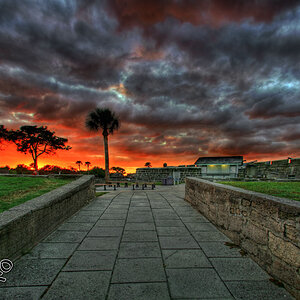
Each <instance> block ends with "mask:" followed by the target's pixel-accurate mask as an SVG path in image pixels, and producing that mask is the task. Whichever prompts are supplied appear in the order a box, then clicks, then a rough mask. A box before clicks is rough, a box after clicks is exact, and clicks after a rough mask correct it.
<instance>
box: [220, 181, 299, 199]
mask: <svg viewBox="0 0 300 300" xmlns="http://www.w3.org/2000/svg"><path fill="white" fill-rule="evenodd" d="M219 183H222V184H227V185H232V186H235V187H239V188H242V189H245V190H249V191H254V192H259V193H264V194H268V195H272V196H277V197H284V198H289V199H292V200H297V201H300V182H265V181H264V182H262V181H260V182H243V181H221V182H219Z"/></svg>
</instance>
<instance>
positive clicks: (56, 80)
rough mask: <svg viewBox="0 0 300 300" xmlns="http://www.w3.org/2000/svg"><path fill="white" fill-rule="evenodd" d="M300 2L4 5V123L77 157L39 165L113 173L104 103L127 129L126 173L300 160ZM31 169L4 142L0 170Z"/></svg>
mask: <svg viewBox="0 0 300 300" xmlns="http://www.w3.org/2000/svg"><path fill="white" fill-rule="evenodd" d="M299 96H300V1H296V0H295V1H294V0H285V1H281V0H255V1H246V0H197V1H196V0H161V1H157V0H151V1H147V0H143V1H141V0H109V1H108V0H107V1H105V0H47V1H44V0H22V1H19V0H0V124H3V125H5V127H7V128H8V129H17V128H19V127H20V126H22V125H38V126H48V129H50V130H51V131H55V133H56V135H57V136H60V137H64V138H67V139H68V140H69V141H68V145H70V146H71V147H72V149H71V150H70V151H58V152H57V153H56V154H55V155H50V156H44V155H43V156H41V158H40V161H39V166H40V167H41V166H43V165H44V164H56V165H60V166H64V167H68V166H73V167H76V164H75V162H76V161H77V160H81V161H83V162H84V161H90V162H91V163H92V165H91V167H92V166H96V165H98V166H102V167H104V151H103V138H102V136H101V134H100V133H99V134H97V133H91V132H89V131H88V130H87V129H86V128H85V125H84V124H85V118H86V116H87V114H88V113H89V112H90V111H91V110H93V109H94V108H96V107H108V108H110V109H112V110H113V111H114V112H115V113H116V114H117V115H118V116H119V119H120V122H121V127H120V129H119V131H117V132H115V133H114V134H113V135H111V136H109V151H110V166H120V167H123V168H125V169H126V170H127V171H128V172H133V171H134V170H135V168H136V167H143V166H144V164H145V162H148V161H150V162H151V163H152V166H153V167H161V166H162V165H163V163H167V164H168V165H170V166H172V165H175V166H176V165H184V164H193V163H194V162H195V161H196V160H197V158H198V157H200V156H221V155H222V156H223V155H243V156H244V158H245V159H247V161H251V160H258V161H263V160H275V159H281V158H287V157H299V156H300V122H299V121H300V97H299ZM19 163H25V164H30V163H31V158H30V156H29V155H27V156H25V155H24V154H22V153H18V152H17V151H16V147H15V146H14V145H7V144H3V145H1V151H0V165H3V166H4V165H9V166H11V167H14V166H16V165H17V164H19Z"/></svg>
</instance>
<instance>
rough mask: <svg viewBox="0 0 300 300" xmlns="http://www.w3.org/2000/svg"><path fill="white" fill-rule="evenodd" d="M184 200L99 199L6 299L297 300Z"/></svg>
mask: <svg viewBox="0 0 300 300" xmlns="http://www.w3.org/2000/svg"><path fill="white" fill-rule="evenodd" d="M183 196H184V189H183V187H182V186H181V187H158V188H157V189H156V190H155V191H152V190H144V191H142V190H136V191H130V190H128V191H123V190H122V191H115V192H110V193H108V194H106V195H104V196H102V197H99V198H97V199H96V200H95V201H93V202H92V203H91V204H89V205H88V206H86V207H84V208H83V209H81V211H79V212H78V213H77V214H76V215H74V216H73V217H71V218H70V219H69V220H67V222H65V223H64V224H63V225H61V226H60V227H59V228H58V229H57V230H56V231H55V232H54V233H52V234H51V235H50V236H48V237H47V238H46V239H45V240H43V242H41V243H39V244H38V245H37V246H36V247H35V248H34V249H33V250H32V251H31V252H30V253H29V254H26V255H24V256H23V257H22V258H21V259H19V260H18V261H17V262H15V266H14V268H13V270H12V271H11V272H10V273H8V274H6V278H7V282H6V283H5V284H4V283H1V282H0V299H39V298H41V297H42V298H43V299H72V300H73V299H117V300H120V299H130V300H134V299H145V300H150V299H223V300H225V299H272V300H273V299H293V298H292V297H291V296H290V295H289V294H288V293H287V292H286V290H285V289H283V288H280V287H278V286H276V285H274V284H273V283H271V282H270V281H269V276H268V274H266V273H265V272H264V271H263V270H262V269H261V268H260V267H258V266H257V265H256V264H255V263H254V262H253V261H252V260H251V259H249V258H248V257H247V256H242V255H241V254H240V252H239V249H237V248H232V249H231V248H230V247H228V246H226V245H225V242H229V240H228V238H227V237H226V236H224V235H223V234H222V233H221V232H219V231H218V230H217V229H216V228H215V227H214V226H213V225H212V224H211V223H210V222H208V221H207V219H205V218H204V217H203V216H202V215H200V214H199V213H198V212H197V211H196V210H194V209H193V208H192V207H191V206H190V205H189V204H188V203H187V202H185V201H184V200H183Z"/></svg>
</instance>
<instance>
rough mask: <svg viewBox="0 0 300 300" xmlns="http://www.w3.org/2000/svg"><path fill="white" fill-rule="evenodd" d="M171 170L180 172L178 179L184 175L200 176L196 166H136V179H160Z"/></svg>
mask: <svg viewBox="0 0 300 300" xmlns="http://www.w3.org/2000/svg"><path fill="white" fill-rule="evenodd" d="M173 172H180V180H181V181H183V180H184V179H185V178H186V177H190V176H191V177H201V168H197V167H165V168H138V169H136V179H137V180H145V181H162V180H163V179H165V178H167V177H168V176H172V175H173Z"/></svg>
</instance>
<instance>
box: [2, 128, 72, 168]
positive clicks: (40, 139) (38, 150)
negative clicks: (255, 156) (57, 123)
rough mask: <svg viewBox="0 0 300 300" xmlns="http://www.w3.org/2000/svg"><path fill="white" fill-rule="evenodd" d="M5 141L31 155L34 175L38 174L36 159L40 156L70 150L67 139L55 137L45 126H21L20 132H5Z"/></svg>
mask: <svg viewBox="0 0 300 300" xmlns="http://www.w3.org/2000/svg"><path fill="white" fill-rule="evenodd" d="M5 139H6V140H8V141H11V142H13V143H15V144H16V145H17V151H20V152H23V153H24V154H27V153H28V152H29V153H30V154H31V156H32V159H33V165H34V169H35V173H36V174H38V158H39V157H40V156H41V155H42V154H54V153H55V152H56V150H70V149H71V147H70V146H66V145H65V144H66V143H67V142H68V140H67V139H65V138H61V137H57V136H55V132H54V131H50V130H48V129H47V126H41V127H37V126H36V125H34V126H29V125H27V126H21V127H20V130H9V131H7V134H6V137H5Z"/></svg>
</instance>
